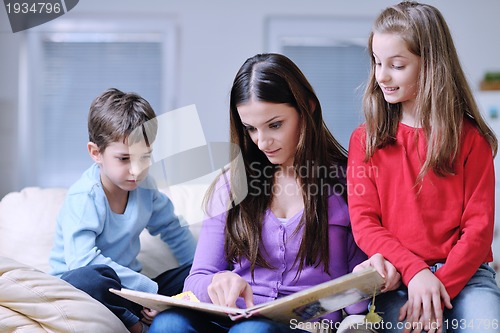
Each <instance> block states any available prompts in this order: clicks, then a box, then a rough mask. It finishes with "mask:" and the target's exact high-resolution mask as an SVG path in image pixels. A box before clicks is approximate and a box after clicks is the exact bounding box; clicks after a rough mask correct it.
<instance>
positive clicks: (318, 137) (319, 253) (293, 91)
mask: <svg viewBox="0 0 500 333" xmlns="http://www.w3.org/2000/svg"><path fill="white" fill-rule="evenodd" d="M250 100H257V101H262V102H270V103H280V104H281V103H285V104H288V105H289V106H292V107H293V108H295V110H296V111H297V112H298V114H299V117H300V124H301V125H300V126H301V128H300V137H299V143H298V146H297V150H296V153H295V158H294V162H293V164H294V170H295V175H296V177H297V179H298V183H299V184H300V186H301V189H302V197H303V201H304V214H303V216H302V220H301V223H300V224H299V226H298V228H297V230H296V232H297V231H298V230H299V228H302V227H303V228H304V233H303V237H302V242H301V245H300V248H299V252H298V254H297V257H296V261H295V263H297V262H298V263H299V269H298V271H299V272H300V271H301V270H302V269H303V268H304V265H306V266H312V265H315V266H318V265H319V264H320V263H323V266H324V270H325V272H329V239H328V196H329V195H330V194H332V193H333V191H335V192H337V193H338V194H339V195H342V196H343V198H344V200H347V193H346V192H347V187H346V180H345V172H346V167H347V152H346V150H345V149H344V148H343V147H342V146H341V145H340V144H339V143H338V142H337V141H336V140H335V138H334V137H333V135H332V134H331V133H330V131H329V130H328V128H327V127H326V125H325V123H324V121H323V117H322V111H321V106H320V103H319V100H318V98H317V96H316V94H315V93H314V90H313V88H312V87H311V85H310V84H309V82H308V81H307V79H306V78H305V76H304V74H303V73H302V72H301V71H300V69H299V68H298V67H297V66H296V65H295V64H294V63H293V62H292V61H291V60H290V59H288V58H287V57H285V56H283V55H280V54H258V55H256V56H254V57H251V58H249V59H247V60H246V61H245V63H244V64H243V65H242V67H241V68H240V70H239V71H238V73H237V74H236V77H235V79H234V82H233V86H232V89H231V97H230V138H231V143H233V144H234V145H235V146H236V147H239V148H240V149H241V155H242V156H243V159H242V161H243V165H241V163H239V162H238V161H241V159H238V158H237V156H236V155H237V154H238V153H240V152H238V151H233V152H232V156H231V160H232V161H233V162H232V164H231V166H230V178H229V179H230V186H231V189H233V188H238V187H241V186H245V185H247V184H252V186H251V189H250V190H249V192H248V195H247V196H246V197H245V198H244V199H243V200H242V201H241V202H240V203H239V204H234V205H229V207H231V206H232V208H230V209H229V211H228V213H227V219H226V231H225V252H226V257H227V260H228V261H229V262H237V261H238V260H239V259H240V258H243V257H244V258H247V259H248V260H249V261H250V263H251V271H252V276H253V272H254V269H255V266H256V265H259V266H261V267H268V268H272V267H270V265H269V264H268V263H267V262H266V261H265V260H264V259H263V256H262V254H261V253H260V251H259V245H260V243H261V238H262V221H263V218H264V214H265V212H266V210H267V209H268V208H269V207H270V205H271V202H272V200H273V197H272V187H273V184H274V172H275V171H276V170H277V169H278V166H276V165H273V164H271V163H270V162H269V160H268V158H267V157H266V155H265V154H264V153H263V152H262V151H260V150H259V148H258V147H257V146H256V145H255V143H254V142H253V141H252V140H251V138H250V136H249V135H248V133H247V132H246V131H245V128H244V126H243V124H242V122H241V119H240V117H239V114H238V110H237V107H238V106H241V105H244V104H246V103H249V102H250ZM241 168H244V170H245V173H242V172H239V170H241ZM264 170H266V172H263V171H264ZM269 170H271V172H269ZM298 170H301V172H297V171H298ZM242 174H245V175H246V179H240V178H242V177H241V176H240V175H242ZM243 182H246V184H245V183H243ZM231 192H234V191H233V190H232V191H231ZM209 194H210V192H209Z"/></svg>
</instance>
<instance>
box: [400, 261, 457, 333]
mask: <svg viewBox="0 0 500 333" xmlns="http://www.w3.org/2000/svg"><path fill="white" fill-rule="evenodd" d="M441 301H442V302H443V304H444V306H446V307H447V308H448V309H451V308H452V305H451V302H450V296H449V295H448V292H447V291H446V288H445V287H444V285H443V284H442V283H441V281H439V279H438V278H437V277H436V276H435V275H434V274H433V273H432V272H431V271H430V270H428V269H423V270H421V271H420V272H418V273H417V274H415V276H414V277H413V278H412V279H411V280H410V282H409V283H408V302H406V304H405V305H403V306H402V307H401V310H400V311H399V318H398V319H399V321H403V320H404V319H405V318H406V321H407V322H409V323H413V327H414V329H413V330H411V329H410V328H405V330H404V332H405V333H406V332H410V331H412V332H415V333H419V332H421V331H422V330H424V331H429V330H430V329H431V328H435V327H438V329H437V333H441V332H442V329H443V328H442V326H441V323H442V321H443V308H442V305H441Z"/></svg>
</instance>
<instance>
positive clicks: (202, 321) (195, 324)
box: [149, 308, 307, 333]
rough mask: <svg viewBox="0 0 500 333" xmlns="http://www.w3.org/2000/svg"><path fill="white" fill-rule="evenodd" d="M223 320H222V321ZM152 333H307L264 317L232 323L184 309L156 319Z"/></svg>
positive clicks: (166, 311) (172, 309)
mask: <svg viewBox="0 0 500 333" xmlns="http://www.w3.org/2000/svg"><path fill="white" fill-rule="evenodd" d="M221 318H222V319H221ZM149 332H150V333H301V332H302V333H307V332H306V331H304V330H301V329H298V328H292V326H291V325H287V324H284V323H279V322H276V321H272V320H270V319H266V318H264V317H255V318H248V319H242V320H239V321H236V322H234V321H231V320H230V319H229V317H228V318H223V317H215V316H210V315H207V314H204V313H201V312H195V311H190V310H188V309H182V308H170V309H167V310H165V311H163V312H162V313H160V314H159V315H157V316H156V317H155V319H154V320H153V323H152V324H151V327H150V329H149Z"/></svg>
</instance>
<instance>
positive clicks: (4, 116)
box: [0, 0, 500, 197]
mask: <svg viewBox="0 0 500 333" xmlns="http://www.w3.org/2000/svg"><path fill="white" fill-rule="evenodd" d="M396 2H397V1H387V0H378V1H373V0H349V1H346V0H307V1H306V0H272V1H271V0H254V1H236V0H210V1H208V0H143V1H137V0H106V1H102V0H83V1H80V2H79V4H78V5H77V6H76V7H75V8H74V9H73V10H72V11H71V12H69V13H68V14H66V15H65V18H70V17H72V16H73V17H90V18H92V17H97V16H99V17H102V18H103V20H105V19H106V17H109V16H115V17H116V16H117V17H123V16H125V17H129V18H130V19H131V20H133V19H134V18H135V17H146V18H147V17H153V16H154V17H165V18H170V19H173V20H174V21H175V22H176V25H177V27H178V32H179V36H178V37H179V47H180V48H179V52H178V84H177V89H178V90H177V93H178V95H177V100H176V104H177V105H176V106H177V107H181V106H185V105H189V104H196V106H197V108H198V112H199V113H200V119H201V121H202V125H203V128H204V131H205V134H206V136H207V139H208V140H209V141H223V140H227V131H228V126H227V120H228V112H227V109H228V93H229V88H230V85H231V82H232V80H233V78H234V75H235V73H236V71H237V69H238V68H239V66H240V65H241V64H242V63H243V61H244V60H245V59H247V58H248V57H250V56H252V55H254V54H256V53H259V52H264V51H267V50H266V35H265V28H266V20H267V18H268V17H270V16H286V15H292V16H307V17H311V16H312V17H314V16H329V17H353V18H354V17H356V18H359V17H365V18H369V19H373V18H374V17H375V16H376V15H377V14H378V13H379V12H380V11H381V10H382V9H383V8H384V7H386V6H388V5H391V4H393V3H396ZM427 3H430V4H433V5H436V6H437V7H438V8H439V9H440V10H441V11H442V13H443V15H444V16H445V18H446V19H447V22H448V24H449V25H450V28H451V30H452V33H453V35H454V37H455V43H456V47H457V49H458V51H459V54H460V56H461V60H462V64H463V66H464V69H465V70H466V73H467V75H468V77H469V79H470V82H471V84H472V86H473V87H474V88H477V86H478V82H479V81H480V79H481V77H482V75H483V74H484V72H485V71H486V70H489V69H496V70H500V37H499V36H500V26H499V25H498V23H497V21H498V13H500V1H498V0H479V1H470V0H439V1H438V0H428V1H427ZM472 13H474V15H472ZM23 35H24V33H23V32H19V33H16V34H13V33H12V32H11V30H10V26H9V24H8V19H7V16H6V12H5V10H4V9H0V153H1V159H0V175H1V180H0V197H2V196H3V195H4V194H5V193H7V192H9V191H12V190H19V187H20V184H22V180H21V179H20V175H19V173H18V172H17V171H18V170H19V166H18V165H17V163H18V162H17V159H18V154H19V153H20V152H19V151H18V147H17V142H18V138H17V136H18V134H17V127H18V105H19V101H18V95H19V88H18V86H19V79H18V78H19V73H20V71H21V70H22V69H20V68H19V60H18V59H19V54H20V53H19V48H20V47H22V39H23ZM27 153H29V152H27Z"/></svg>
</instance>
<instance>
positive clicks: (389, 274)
mask: <svg viewBox="0 0 500 333" xmlns="http://www.w3.org/2000/svg"><path fill="white" fill-rule="evenodd" d="M367 267H373V268H375V270H376V271H377V272H378V273H379V274H380V275H382V277H383V278H384V281H385V282H384V287H383V288H382V290H381V291H382V292H383V293H385V292H386V291H390V290H395V289H397V288H398V287H399V286H400V285H401V274H399V272H398V271H397V269H396V267H394V265H393V264H391V263H390V262H389V261H387V260H386V259H385V258H384V257H383V256H382V255H381V254H380V253H376V254H374V255H373V256H371V257H370V258H368V259H367V260H365V261H363V262H362V263H360V264H359V265H357V266H356V267H354V269H353V270H352V271H353V272H358V271H360V270H362V269H365V268H367Z"/></svg>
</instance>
